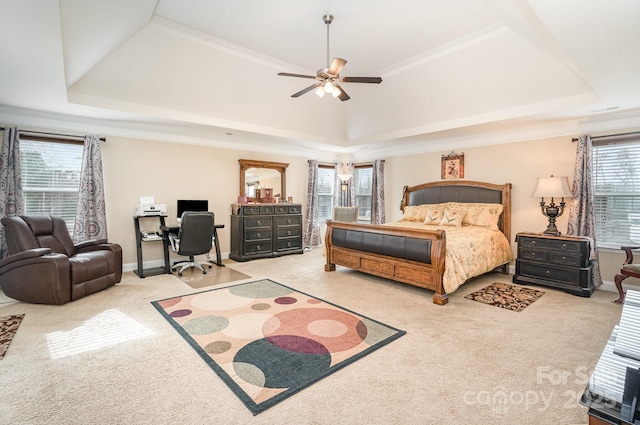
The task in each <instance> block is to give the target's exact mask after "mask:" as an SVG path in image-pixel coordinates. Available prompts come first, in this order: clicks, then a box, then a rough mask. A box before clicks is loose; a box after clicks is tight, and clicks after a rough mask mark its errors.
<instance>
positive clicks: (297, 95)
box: [291, 83, 320, 97]
mask: <svg viewBox="0 0 640 425" xmlns="http://www.w3.org/2000/svg"><path fill="white" fill-rule="evenodd" d="M319 85H320V83H316V84H311V85H310V86H309V87H307V88H305V89H302V90H300V91H299V92H298V93H294V94H292V95H291V97H299V96H302V95H303V94H305V93H308V92H310V91H311V90H313V89H315V88H316V87H318V86H319Z"/></svg>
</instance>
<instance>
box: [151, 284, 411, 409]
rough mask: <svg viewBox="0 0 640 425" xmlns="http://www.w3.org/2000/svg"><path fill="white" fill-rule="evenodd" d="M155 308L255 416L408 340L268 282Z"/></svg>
mask: <svg viewBox="0 0 640 425" xmlns="http://www.w3.org/2000/svg"><path fill="white" fill-rule="evenodd" d="M152 304H153V305H154V307H155V308H156V309H157V310H158V311H159V312H160V314H162V315H163V316H164V317H165V319H167V320H168V321H169V323H170V324H171V325H172V326H173V327H174V328H175V329H176V330H177V331H178V333H179V334H180V335H181V336H182V337H183V338H184V339H185V340H186V341H187V342H188V343H189V344H190V345H191V346H192V347H193V349H195V350H196V351H197V352H198V354H199V355H200V356H201V357H202V358H203V359H204V361H205V362H207V364H208V365H209V366H210V367H211V368H212V369H213V370H214V371H215V372H216V373H217V374H218V375H219V376H220V378H222V380H223V381H224V382H225V383H226V384H227V385H228V386H229V388H230V389H231V390H232V391H233V392H234V393H235V394H236V396H238V398H240V400H242V402H243V403H244V404H245V406H247V408H248V409H249V410H250V411H251V412H252V413H253V414H254V415H256V414H258V413H260V412H263V411H264V410H266V409H268V408H270V407H272V406H274V405H275V404H277V403H279V402H281V401H283V400H284V399H286V398H287V397H290V396H291V395H293V394H295V393H296V392H298V391H300V390H302V389H304V388H306V387H308V386H310V385H311V384H313V383H315V382H317V381H318V380H320V379H322V378H324V377H326V376H328V375H330V374H332V373H334V372H336V371H338V370H339V369H341V368H343V367H345V366H347V365H349V364H351V363H353V362H354V361H356V360H358V359H360V358H362V357H364V356H366V355H367V354H370V353H371V352H373V351H375V350H377V349H378V348H380V347H382V346H384V345H386V344H388V343H390V342H391V341H394V340H395V339H397V338H399V337H401V336H402V335H404V334H405V332H404V331H401V330H399V329H395V328H393V327H391V326H387V325H385V324H383V323H380V322H378V321H375V320H373V319H370V318H368V317H365V316H362V315H360V314H357V313H354V312H352V311H349V310H346V309H344V308H341V307H339V306H337V305H335V304H331V303H329V302H327V301H323V300H321V299H319V298H316V297H314V296H311V295H308V294H305V293H302V292H298V291H296V290H294V289H292V288H289V287H287V286H284V285H281V284H279V283H277V282H274V281H272V280H269V279H263V280H258V281H254V282H247V283H241V284H237V285H234V286H229V287H225V288H217V289H212V290H209V291H203V292H198V293H195V294H189V295H184V296H181V297H176V298H168V299H165V300H160V301H153V302H152Z"/></svg>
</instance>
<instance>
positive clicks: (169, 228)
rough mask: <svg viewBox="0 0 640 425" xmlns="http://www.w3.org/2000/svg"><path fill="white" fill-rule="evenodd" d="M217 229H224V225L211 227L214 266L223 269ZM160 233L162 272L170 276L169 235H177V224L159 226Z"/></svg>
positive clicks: (178, 228) (178, 227)
mask: <svg viewBox="0 0 640 425" xmlns="http://www.w3.org/2000/svg"><path fill="white" fill-rule="evenodd" d="M218 229H224V224H214V225H213V244H214V246H215V247H216V266H218V267H224V264H222V255H221V254H220V241H219V240H218ZM160 230H161V231H162V245H163V246H162V248H163V250H164V272H165V273H167V274H171V260H170V259H169V245H170V243H169V233H174V234H178V231H179V230H180V225H179V224H168V225H162V226H160Z"/></svg>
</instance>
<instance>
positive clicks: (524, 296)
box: [465, 282, 544, 312]
mask: <svg viewBox="0 0 640 425" xmlns="http://www.w3.org/2000/svg"><path fill="white" fill-rule="evenodd" d="M542 295H544V291H538V290H536V289H529V288H523V287H521V286H515V285H509V284H507V283H500V282H495V283H492V284H491V285H489V286H487V287H486V288H482V289H480V290H479V291H476V292H472V293H471V294H469V295H467V296H465V298H466V299H468V300H474V301H479V302H481V303H484V304H489V305H493V306H496V307H500V308H504V309H507V310H511V311H518V312H520V311H522V310H524V309H525V308H527V307H528V306H530V305H531V304H533V303H534V302H535V301H536V300H537V299H538V298H540V297H541V296H542Z"/></svg>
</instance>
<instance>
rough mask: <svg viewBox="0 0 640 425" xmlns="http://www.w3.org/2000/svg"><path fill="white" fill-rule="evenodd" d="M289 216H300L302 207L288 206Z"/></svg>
mask: <svg viewBox="0 0 640 425" xmlns="http://www.w3.org/2000/svg"><path fill="white" fill-rule="evenodd" d="M289 214H302V205H289Z"/></svg>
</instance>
